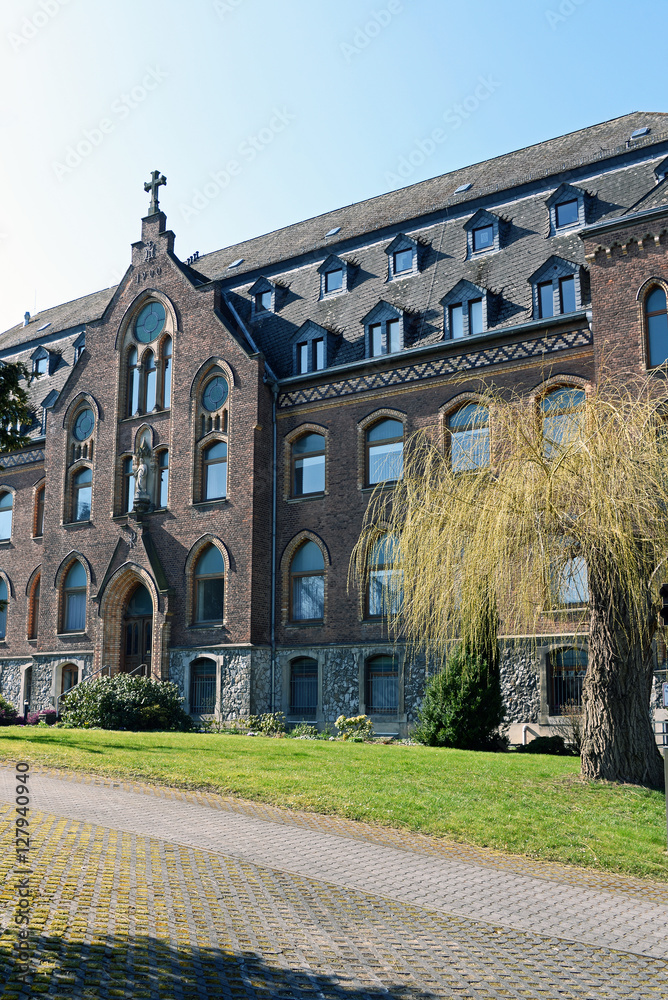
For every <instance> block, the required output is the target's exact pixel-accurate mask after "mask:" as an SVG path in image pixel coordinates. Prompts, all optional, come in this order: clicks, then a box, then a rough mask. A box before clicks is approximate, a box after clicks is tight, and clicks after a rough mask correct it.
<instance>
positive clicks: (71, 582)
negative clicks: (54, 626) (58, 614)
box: [63, 561, 88, 632]
mask: <svg viewBox="0 0 668 1000" xmlns="http://www.w3.org/2000/svg"><path fill="white" fill-rule="evenodd" d="M87 582H88V581H87V578H86V570H85V569H84V568H83V566H82V565H81V563H80V562H78V561H77V562H74V563H72V565H71V566H70V568H69V570H68V571H67V576H66V577H65V584H64V586H63V595H64V614H63V632H84V631H85V629H86V587H87Z"/></svg>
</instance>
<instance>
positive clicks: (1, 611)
mask: <svg viewBox="0 0 668 1000" xmlns="http://www.w3.org/2000/svg"><path fill="white" fill-rule="evenodd" d="M6 635H7V584H6V583H5V581H4V580H3V579H2V577H1V576H0V639H4V638H5V636H6Z"/></svg>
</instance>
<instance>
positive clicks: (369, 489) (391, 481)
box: [360, 479, 399, 493]
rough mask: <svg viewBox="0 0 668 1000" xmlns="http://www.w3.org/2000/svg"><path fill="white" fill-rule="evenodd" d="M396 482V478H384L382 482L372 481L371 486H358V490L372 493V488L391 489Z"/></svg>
mask: <svg viewBox="0 0 668 1000" xmlns="http://www.w3.org/2000/svg"><path fill="white" fill-rule="evenodd" d="M398 482H399V480H398V479H386V480H384V481H383V482H382V483H374V484H373V486H360V492H361V493H373V491H374V490H393V489H394V487H395V486H396V485H397V483H398Z"/></svg>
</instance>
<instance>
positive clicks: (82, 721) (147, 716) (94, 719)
mask: <svg viewBox="0 0 668 1000" xmlns="http://www.w3.org/2000/svg"><path fill="white" fill-rule="evenodd" d="M182 701H183V699H182V698H181V696H180V695H179V689H178V688H177V686H176V684H172V683H171V682H168V681H155V680H152V679H151V678H149V677H130V676H129V675H128V674H117V675H116V676H115V677H98V678H97V679H96V680H93V681H86V682H84V683H82V684H78V685H77V686H76V687H75V688H73V689H72V690H71V691H69V692H68V693H67V695H66V696H65V697H64V698H63V699H62V702H61V711H62V716H63V722H64V723H65V724H66V725H68V726H73V727H76V728H91V727H98V728H100V729H128V730H131V731H133V732H139V731H142V730H149V729H161V730H178V731H179V732H191V731H192V730H194V729H196V728H197V727H196V726H195V723H194V722H193V720H192V719H191V718H190V716H189V715H188V714H187V713H186V712H185V711H184V710H183V707H182Z"/></svg>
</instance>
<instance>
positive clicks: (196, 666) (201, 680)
mask: <svg viewBox="0 0 668 1000" xmlns="http://www.w3.org/2000/svg"><path fill="white" fill-rule="evenodd" d="M215 710H216V664H215V663H214V662H213V660H208V659H206V658H205V657H202V659H200V660H194V661H193V662H192V663H191V664H190V711H191V713H192V714H193V715H212V714H213V713H214V712H215Z"/></svg>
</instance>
